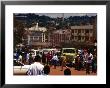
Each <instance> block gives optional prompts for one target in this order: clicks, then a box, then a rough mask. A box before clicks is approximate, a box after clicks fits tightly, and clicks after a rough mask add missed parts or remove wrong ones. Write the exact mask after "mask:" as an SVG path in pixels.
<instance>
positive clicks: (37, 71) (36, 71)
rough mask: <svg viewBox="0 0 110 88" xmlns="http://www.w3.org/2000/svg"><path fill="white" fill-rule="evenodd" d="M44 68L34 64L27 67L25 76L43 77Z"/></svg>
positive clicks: (37, 63) (39, 64)
mask: <svg viewBox="0 0 110 88" xmlns="http://www.w3.org/2000/svg"><path fill="white" fill-rule="evenodd" d="M43 69H44V66H43V65H42V64H41V63H39V62H34V63H33V64H31V66H30V67H29V69H28V71H27V74H28V75H43V74H44V71H43Z"/></svg>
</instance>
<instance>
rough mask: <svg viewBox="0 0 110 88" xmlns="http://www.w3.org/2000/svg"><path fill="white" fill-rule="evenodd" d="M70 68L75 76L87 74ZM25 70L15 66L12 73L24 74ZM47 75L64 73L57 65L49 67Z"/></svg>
mask: <svg viewBox="0 0 110 88" xmlns="http://www.w3.org/2000/svg"><path fill="white" fill-rule="evenodd" d="M64 69H65V68H64ZM70 70H71V74H72V75H76V76H77V75H78V76H79V75H87V74H86V71H77V70H75V69H74V68H70ZM26 71H27V69H24V68H22V69H20V68H16V69H14V75H25V73H26ZM49 75H64V73H63V71H61V67H60V66H58V67H57V68H56V69H54V67H51V69H50V74H49ZM89 75H94V76H96V75H97V73H90V74H89Z"/></svg>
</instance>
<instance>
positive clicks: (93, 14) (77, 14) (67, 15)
mask: <svg viewBox="0 0 110 88" xmlns="http://www.w3.org/2000/svg"><path fill="white" fill-rule="evenodd" d="M36 14H37V13H36ZM38 15H46V16H50V17H55V18H56V17H63V15H64V17H69V16H85V15H87V16H96V15H97V14H96V13H38Z"/></svg>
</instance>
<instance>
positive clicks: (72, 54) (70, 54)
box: [61, 48, 77, 63]
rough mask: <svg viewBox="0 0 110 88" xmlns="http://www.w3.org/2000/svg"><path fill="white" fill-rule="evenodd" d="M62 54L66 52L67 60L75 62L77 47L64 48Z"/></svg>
mask: <svg viewBox="0 0 110 88" xmlns="http://www.w3.org/2000/svg"><path fill="white" fill-rule="evenodd" d="M61 54H62V55H64V54H65V56H66V58H67V61H68V62H72V63H73V62H74V61H75V58H76V55H77V52H76V48H62V50H61Z"/></svg>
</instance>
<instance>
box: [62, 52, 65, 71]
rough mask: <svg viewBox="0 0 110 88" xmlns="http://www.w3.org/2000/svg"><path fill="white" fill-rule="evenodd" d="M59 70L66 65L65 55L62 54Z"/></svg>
mask: <svg viewBox="0 0 110 88" xmlns="http://www.w3.org/2000/svg"><path fill="white" fill-rule="evenodd" d="M61 59H62V60H61V71H63V67H66V55H65V54H63V56H62V57H61Z"/></svg>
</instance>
